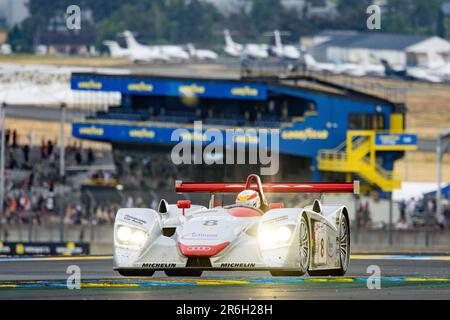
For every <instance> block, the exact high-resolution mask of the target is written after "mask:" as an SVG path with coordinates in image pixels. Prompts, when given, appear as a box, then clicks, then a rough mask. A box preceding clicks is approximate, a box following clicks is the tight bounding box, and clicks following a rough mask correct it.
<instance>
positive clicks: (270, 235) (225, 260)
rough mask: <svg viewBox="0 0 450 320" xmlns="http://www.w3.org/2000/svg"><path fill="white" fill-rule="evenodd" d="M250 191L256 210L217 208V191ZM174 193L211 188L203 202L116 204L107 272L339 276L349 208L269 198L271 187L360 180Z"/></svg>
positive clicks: (219, 186) (253, 181) (294, 189)
mask: <svg viewBox="0 0 450 320" xmlns="http://www.w3.org/2000/svg"><path fill="white" fill-rule="evenodd" d="M247 189H250V190H255V191H257V192H258V193H259V196H260V199H261V209H256V208H254V207H248V206H240V205H229V206H218V205H217V201H215V200H214V199H215V198H214V196H215V194H216V193H238V192H240V191H242V190H247ZM176 192H178V193H183V192H204V193H211V200H210V204H209V207H208V208H207V207H204V206H200V205H191V202H190V201H189V200H180V201H178V203H177V204H176V205H174V204H168V203H167V202H166V201H165V200H161V202H160V204H159V208H158V210H157V211H156V210H152V209H144V208H127V209H120V210H119V211H118V213H117V216H116V220H115V225H114V270H116V271H118V272H119V273H120V274H121V275H123V276H151V275H153V273H154V272H155V271H157V270H162V271H164V272H165V273H166V274H167V275H168V276H200V275H201V274H202V271H205V270H217V271H224V270H227V271H230V270H231V271H234V270H241V271H242V270H247V271H255V270H258V271H259V270H268V271H270V272H271V274H272V275H273V276H297V275H298V276H301V275H303V274H305V273H306V272H308V273H309V275H337V276H342V275H344V274H345V272H346V271H347V268H348V264H349V256H350V225H349V216H348V210H347V208H346V207H345V206H342V205H323V204H321V202H320V201H319V200H318V199H316V200H314V201H313V203H312V205H309V206H306V207H302V208H284V206H283V204H282V203H268V201H267V198H266V197H265V194H264V193H265V192H271V193H299V192H303V193H304V192H307V193H314V192H317V193H319V192H320V193H322V192H330V193H338V192H349V193H350V192H351V193H358V192H359V182H358V181H355V182H354V183H339V184H322V183H313V184H311V183H307V184H303V183H265V184H262V183H261V180H260V178H259V177H258V176H257V175H250V176H249V177H248V179H247V182H246V183H183V182H181V181H177V183H176Z"/></svg>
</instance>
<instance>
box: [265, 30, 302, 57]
mask: <svg viewBox="0 0 450 320" xmlns="http://www.w3.org/2000/svg"><path fill="white" fill-rule="evenodd" d="M273 35H274V37H275V46H273V47H272V48H271V50H272V53H273V54H274V55H275V56H276V57H278V58H280V59H287V60H297V59H299V58H300V50H299V49H297V48H296V47H295V46H293V45H283V42H282V41H281V32H280V31H279V30H274V31H273Z"/></svg>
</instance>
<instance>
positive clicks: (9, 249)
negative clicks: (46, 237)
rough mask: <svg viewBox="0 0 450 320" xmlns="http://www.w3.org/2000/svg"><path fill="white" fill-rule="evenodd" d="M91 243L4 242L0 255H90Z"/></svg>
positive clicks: (1, 245)
mask: <svg viewBox="0 0 450 320" xmlns="http://www.w3.org/2000/svg"><path fill="white" fill-rule="evenodd" d="M89 249H90V246H89V243H78V242H2V241H0V255H7V256H32V255H63V256H72V255H81V254H82V255H86V254H89V251H90V250H89Z"/></svg>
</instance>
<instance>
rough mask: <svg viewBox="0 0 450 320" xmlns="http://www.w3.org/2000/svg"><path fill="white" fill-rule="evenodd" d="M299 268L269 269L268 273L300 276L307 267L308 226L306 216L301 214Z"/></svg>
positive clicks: (309, 248)
mask: <svg viewBox="0 0 450 320" xmlns="http://www.w3.org/2000/svg"><path fill="white" fill-rule="evenodd" d="M298 238H299V270H298V271H278V270H271V271H270V273H271V275H272V276H274V277H289V276H302V275H304V274H305V273H306V271H307V270H308V267H309V259H310V256H311V246H310V241H309V239H310V237H309V228H308V222H307V221H306V217H305V216H304V215H303V216H302V218H301V220H300V227H299V237H298Z"/></svg>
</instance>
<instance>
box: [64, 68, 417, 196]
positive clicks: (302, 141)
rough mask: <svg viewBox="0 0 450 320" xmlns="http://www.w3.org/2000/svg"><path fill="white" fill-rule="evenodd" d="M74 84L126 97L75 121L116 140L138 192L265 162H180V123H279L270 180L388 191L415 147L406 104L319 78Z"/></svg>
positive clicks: (130, 79)
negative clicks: (276, 165)
mask: <svg viewBox="0 0 450 320" xmlns="http://www.w3.org/2000/svg"><path fill="white" fill-rule="evenodd" d="M71 88H72V90H80V91H85V92H88V91H103V92H119V93H120V94H121V103H120V105H119V106H111V107H109V108H108V109H107V110H104V111H99V112H97V113H96V114H95V115H93V116H88V117H86V118H84V119H81V120H77V121H74V122H73V124H72V135H73V136H74V137H76V138H81V139H88V140H94V141H104V142H109V143H111V144H112V147H113V151H114V159H115V162H116V165H117V168H118V176H119V179H122V181H125V180H128V181H126V184H127V185H132V186H133V187H135V188H138V189H139V188H143V187H153V188H162V187H165V186H166V185H169V184H170V183H171V182H173V180H174V179H175V178H176V179H194V178H195V179H196V180H199V179H202V180H205V181H206V180H217V179H220V180H223V179H230V180H236V179H241V178H242V176H245V175H246V174H248V173H250V172H254V171H255V170H256V169H257V168H259V166H258V165H239V166H231V165H220V166H218V165H209V166H208V165H198V166H187V165H180V166H175V165H173V164H171V162H170V150H171V148H172V146H173V145H174V144H175V142H172V141H171V133H172V132H173V131H174V130H175V129H177V128H186V129H188V130H193V129H192V127H193V122H194V121H197V120H201V121H203V126H204V128H205V129H206V128H217V129H220V130H225V129H227V128H236V127H239V128H278V129H279V130H280V150H279V151H280V171H279V173H278V174H277V176H275V177H271V179H272V180H280V181H281V180H283V181H288V180H299V179H302V180H310V181H330V180H331V181H333V180H340V181H342V180H351V179H353V178H359V179H362V180H364V181H366V182H367V184H366V185H368V186H370V187H371V188H376V189H379V190H383V191H387V192H389V191H392V190H393V189H395V188H397V187H399V185H400V181H398V180H396V179H395V178H394V177H393V176H392V170H393V165H394V162H395V161H396V160H398V159H400V158H402V157H403V156H404V153H405V151H408V150H415V149H416V144H417V138H416V136H415V135H413V134H406V133H405V132H404V129H405V115H406V107H405V105H404V104H402V103H398V102H393V101H391V100H388V99H385V98H381V97H379V96H375V95H370V94H367V93H364V92H361V91H357V90H354V89H349V88H346V87H344V86H340V85H336V84H333V83H331V82H326V81H324V80H318V79H315V78H313V77H305V78H302V79H299V78H295V79H286V78H284V79H279V78H249V79H241V80H229V79H216V78H214V79H206V78H182V77H177V78H175V77H162V76H152V75H142V74H129V75H113V74H99V73H74V74H72V77H71Z"/></svg>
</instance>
